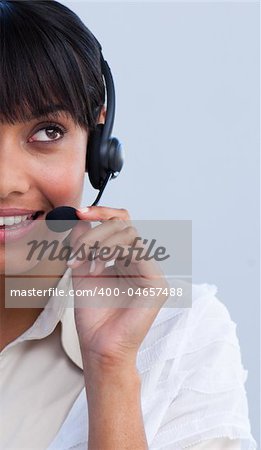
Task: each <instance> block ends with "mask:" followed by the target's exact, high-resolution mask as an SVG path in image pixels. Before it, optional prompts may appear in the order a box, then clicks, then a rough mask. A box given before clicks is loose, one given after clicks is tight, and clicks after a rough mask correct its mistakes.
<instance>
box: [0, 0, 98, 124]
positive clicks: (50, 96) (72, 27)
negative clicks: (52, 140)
mask: <svg viewBox="0 0 261 450" xmlns="http://www.w3.org/2000/svg"><path fill="white" fill-rule="evenodd" d="M104 101H105V88H104V82H103V78H102V72H101V64H100V47H99V44H98V42H97V40H96V38H95V37H94V36H93V35H92V33H91V32H90V31H89V30H88V28H87V27H86V26H85V25H84V24H83V22H82V21H81V20H80V19H79V17H78V16H77V15H76V14H75V13H74V12H72V11H71V10H70V9H69V8H67V7H66V6H64V5H62V4H60V3H59V2H57V1H54V0H52V1H50V0H23V1H10V0H0V122H2V123H3V122H7V123H12V124H13V123H15V122H16V121H18V122H25V121H27V120H30V119H32V118H34V117H40V116H41V115H45V114H48V113H49V112H54V113H55V111H56V110H57V109H63V110H65V111H66V113H69V114H70V115H71V117H72V118H73V120H74V122H75V123H76V124H79V125H81V126H83V127H86V128H89V129H90V130H92V129H93V128H94V126H95V124H96V123H97V118H98V115H99V113H100V111H101V108H102V105H103V104H104Z"/></svg>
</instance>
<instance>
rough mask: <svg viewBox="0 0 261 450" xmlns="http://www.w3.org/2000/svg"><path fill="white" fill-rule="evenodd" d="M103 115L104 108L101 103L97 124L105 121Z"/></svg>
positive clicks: (104, 113)
mask: <svg viewBox="0 0 261 450" xmlns="http://www.w3.org/2000/svg"><path fill="white" fill-rule="evenodd" d="M105 117H106V108H105V106H104V105H103V106H102V109H101V112H100V115H99V117H98V120H97V124H98V123H105Z"/></svg>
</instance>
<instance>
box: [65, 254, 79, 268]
mask: <svg viewBox="0 0 261 450" xmlns="http://www.w3.org/2000/svg"><path fill="white" fill-rule="evenodd" d="M76 260H77V256H74V257H73V258H72V259H70V260H69V261H67V266H69V267H71V266H73V264H74V263H75V261H76Z"/></svg>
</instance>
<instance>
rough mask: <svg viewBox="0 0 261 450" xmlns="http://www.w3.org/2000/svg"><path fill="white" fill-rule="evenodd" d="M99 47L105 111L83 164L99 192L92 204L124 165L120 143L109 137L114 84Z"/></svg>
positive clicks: (112, 111)
mask: <svg viewBox="0 0 261 450" xmlns="http://www.w3.org/2000/svg"><path fill="white" fill-rule="evenodd" d="M97 42H98V41H97ZM98 44H99V43H98ZM99 47H100V52H101V69H102V75H103V77H104V80H105V87H106V94H107V95H106V97H107V111H106V116H105V123H104V124H101V123H99V124H98V125H96V127H95V129H94V130H93V131H92V132H91V134H90V136H89V140H88V145H87V149H86V163H85V171H87V172H88V175H89V179H90V182H91V184H92V186H93V187H94V189H99V191H100V192H99V194H98V197H97V198H96V200H95V202H94V204H97V203H98V201H99V199H100V197H101V195H102V192H103V191H104V189H105V186H106V184H107V182H108V181H109V180H110V179H111V178H115V177H116V176H117V175H118V174H119V173H120V171H121V169H122V166H123V163H124V153H123V149H122V146H121V143H120V142H119V140H118V139H117V138H115V137H111V132H112V129H113V123H114V116H115V89H114V82H113V78H112V74H111V71H110V68H109V65H108V63H107V62H106V61H105V60H104V58H103V55H102V51H101V50H102V49H101V46H100V44H99Z"/></svg>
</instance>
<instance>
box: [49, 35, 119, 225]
mask: <svg viewBox="0 0 261 450" xmlns="http://www.w3.org/2000/svg"><path fill="white" fill-rule="evenodd" d="M97 42H98V41H97ZM98 45H99V48H100V55H101V69H102V75H103V77H104V80H105V87H106V96H107V110H106V118H105V123H104V124H98V125H96V127H95V129H94V131H93V132H92V133H91V134H90V137H89V140H88V145H87V151H86V164H85V171H88V175H89V179H90V182H91V184H92V186H93V187H94V189H98V190H99V193H98V195H97V197H96V199H95V201H94V202H93V204H92V205H91V206H94V205H97V204H98V202H99V201H100V198H101V196H102V193H103V191H104V189H105V187H106V185H107V183H108V181H109V180H110V179H112V178H116V177H117V176H118V174H119V173H120V171H121V169H122V166H123V163H124V152H123V148H122V145H121V143H120V142H119V140H118V139H117V138H115V137H111V133H112V129H113V123H114V117H115V89H114V82H113V78H112V74H111V71H110V68H109V65H108V63H107V61H105V60H104V58H103V55H102V48H101V45H100V44H99V42H98ZM78 220H79V218H78V217H77V215H76V210H75V208H73V207H71V206H58V207H57V208H54V209H53V210H52V211H50V212H49V213H48V214H47V216H46V223H47V226H48V228H49V229H50V230H52V231H55V232H64V231H67V230H69V229H71V228H73V226H74V225H76V223H77V221H78Z"/></svg>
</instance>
